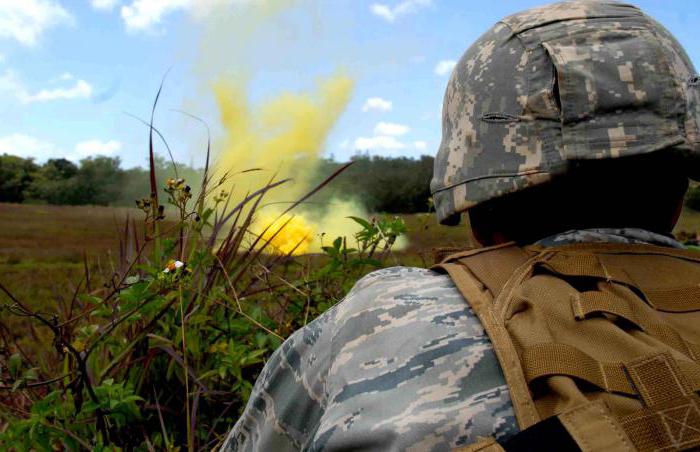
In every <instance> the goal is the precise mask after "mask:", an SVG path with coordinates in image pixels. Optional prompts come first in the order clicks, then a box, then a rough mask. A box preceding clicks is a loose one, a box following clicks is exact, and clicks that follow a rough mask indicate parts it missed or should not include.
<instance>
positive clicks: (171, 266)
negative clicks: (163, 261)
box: [163, 259, 185, 273]
mask: <svg viewBox="0 0 700 452" xmlns="http://www.w3.org/2000/svg"><path fill="white" fill-rule="evenodd" d="M184 266H185V264H184V263H183V262H180V261H176V260H172V259H171V260H170V261H168V264H167V265H166V266H165V270H163V273H170V272H174V271H175V270H177V269H178V268H182V267H184Z"/></svg>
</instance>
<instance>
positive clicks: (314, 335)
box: [222, 310, 334, 451]
mask: <svg viewBox="0 0 700 452" xmlns="http://www.w3.org/2000/svg"><path fill="white" fill-rule="evenodd" d="M333 317H334V313H333V310H330V311H327V312H326V313H325V314H323V315H322V316H320V317H319V318H318V319H316V320H314V321H313V322H311V323H309V324H308V325H307V326H306V327H304V328H302V329H300V330H298V331H296V332H295V333H294V334H293V335H292V336H290V337H289V338H288V339H287V340H286V341H285V342H284V343H283V344H282V346H281V347H280V348H278V349H277V350H276V351H275V352H274V353H273V354H272V355H271V356H270V359H269V360H268V361H267V364H266V365H265V367H264V368H263V371H262V372H261V374H260V376H259V377H258V380H257V382H256V383H255V386H254V388H253V391H252V393H251V396H250V399H249V400H248V404H247V406H246V408H245V410H244V412H243V415H242V416H241V417H240V419H239V420H238V422H237V423H236V425H235V426H234V427H233V429H232V430H231V432H230V433H229V436H228V438H227V440H226V442H225V444H224V446H223V448H222V450H224V451H268V450H270V451H272V450H274V451H292V450H294V451H297V450H300V449H301V448H302V447H303V446H304V444H305V443H306V442H307V441H308V439H309V438H310V437H312V436H313V434H314V433H315V431H316V429H317V428H318V423H319V419H320V418H321V416H322V415H323V410H324V407H325V403H326V400H325V380H326V377H327V375H328V362H329V352H330V339H329V338H328V336H329V334H330V331H329V329H330V327H331V325H332V323H333Z"/></svg>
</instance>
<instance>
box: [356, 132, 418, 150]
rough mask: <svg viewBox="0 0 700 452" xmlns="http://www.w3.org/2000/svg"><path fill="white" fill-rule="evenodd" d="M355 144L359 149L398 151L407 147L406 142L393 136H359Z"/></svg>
mask: <svg viewBox="0 0 700 452" xmlns="http://www.w3.org/2000/svg"><path fill="white" fill-rule="evenodd" d="M354 144H355V149H357V150H359V151H396V150H399V149H405V148H406V144H405V143H403V142H401V141H400V140H398V139H397V138H396V137H391V136H375V137H369V138H366V137H359V138H357V139H356V140H355V143H354Z"/></svg>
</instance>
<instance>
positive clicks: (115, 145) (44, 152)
mask: <svg viewBox="0 0 700 452" xmlns="http://www.w3.org/2000/svg"><path fill="white" fill-rule="evenodd" d="M121 148H122V144H121V143H120V142H118V141H115V140H108V141H101V140H87V141H81V142H79V143H77V144H76V145H75V147H74V148H73V150H72V151H65V150H64V149H61V148H60V147H58V146H56V145H55V144H54V143H52V142H50V141H46V140H43V139H40V138H36V137H33V136H31V135H25V134H21V133H14V134H12V135H6V136H4V137H0V154H10V155H17V156H19V157H23V158H30V157H31V158H33V159H35V160H36V161H38V162H44V161H46V160H48V159H52V158H67V159H68V160H72V161H74V162H76V163H77V162H79V161H80V160H82V159H84V158H86V157H93V156H98V155H103V156H108V157H111V156H114V155H116V154H117V153H118V152H119V151H120V150H121Z"/></svg>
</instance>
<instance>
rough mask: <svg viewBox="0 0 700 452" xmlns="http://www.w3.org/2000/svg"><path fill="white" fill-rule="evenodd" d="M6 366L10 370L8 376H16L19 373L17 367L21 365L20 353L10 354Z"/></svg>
mask: <svg viewBox="0 0 700 452" xmlns="http://www.w3.org/2000/svg"><path fill="white" fill-rule="evenodd" d="M7 367H8V370H9V371H10V376H11V377H12V378H17V376H18V375H19V369H20V367H22V355H20V354H19V353H15V354H13V355H12V356H10V359H9V360H8V362H7Z"/></svg>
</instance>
